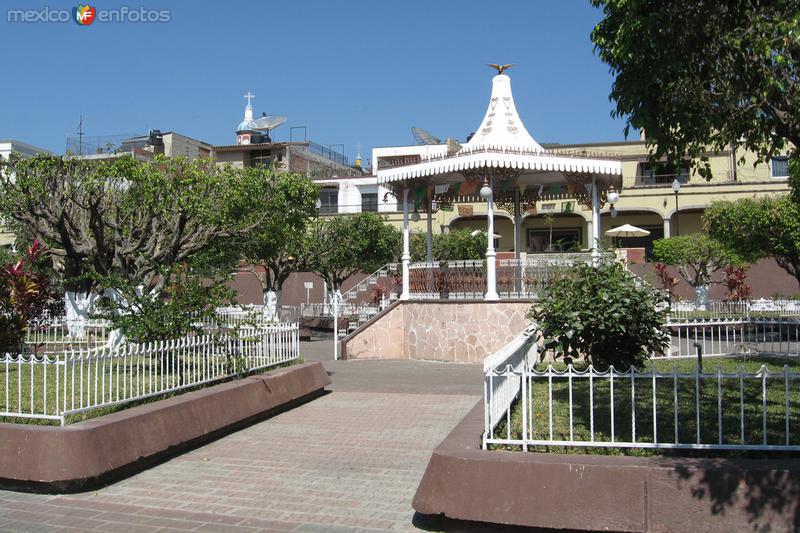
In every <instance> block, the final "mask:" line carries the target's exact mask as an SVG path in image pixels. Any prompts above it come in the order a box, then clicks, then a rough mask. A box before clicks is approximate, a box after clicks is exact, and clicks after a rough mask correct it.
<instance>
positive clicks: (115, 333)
mask: <svg viewBox="0 0 800 533" xmlns="http://www.w3.org/2000/svg"><path fill="white" fill-rule="evenodd" d="M136 292H137V293H138V294H139V295H140V296H141V295H142V294H143V293H144V287H143V286H141V285H140V286H138V287H136ZM104 294H105V296H106V297H107V298H109V299H111V300H112V301H113V302H114V303H115V304H117V311H116V314H119V311H118V310H119V308H120V307H121V306H120V305H119V303H120V302H121V301H122V295H121V294H120V293H119V291H118V290H116V289H105V291H104ZM127 340H128V339H127V337H126V336H125V333H123V332H122V330H121V329H112V330H111V331H109V332H108V338H107V339H106V344H105V346H106V347H107V348H110V349H111V350H112V351H113V350H117V349H118V348H120V347H122V345H123V344H125V342H127Z"/></svg>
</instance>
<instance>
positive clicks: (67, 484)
mask: <svg viewBox="0 0 800 533" xmlns="http://www.w3.org/2000/svg"><path fill="white" fill-rule="evenodd" d="M330 383H331V381H330V378H329V377H328V374H327V372H326V371H325V368H324V367H323V366H322V364H321V363H305V364H301V365H295V366H290V367H286V368H281V369H277V370H273V371H271V372H268V373H266V374H260V375H256V376H249V377H247V378H244V379H241V380H236V381H231V382H228V383H223V384H220V385H215V386H212V387H208V388H205V389H202V390H198V391H194V392H189V393H186V394H183V395H180V396H176V397H173V398H169V399H166V400H161V401H157V402H153V403H149V404H146V405H141V406H138V407H133V408H131V409H126V410H124V411H119V412H117V413H112V414H109V415H105V416H102V417H98V418H94V419H91V420H87V421H84V422H79V423H76V424H72V425H69V426H64V427H53V426H36V425H30V424H0V488H5V489H15V490H25V491H35V492H58V493H60V492H75V491H81V490H88V489H90V488H92V487H95V486H98V485H101V484H104V483H108V482H109V481H113V480H115V479H118V478H120V477H123V476H126V475H130V474H132V473H135V472H138V471H141V470H143V469H145V468H147V467H149V466H152V465H153V464H155V463H158V462H159V461H163V460H165V459H167V458H169V457H173V456H175V455H177V454H179V453H182V452H183V451H185V450H187V449H190V448H193V447H196V446H198V445H200V444H204V443H206V442H209V441H211V440H214V439H216V438H218V437H220V436H222V435H225V434H227V433H230V432H231V431H234V430H236V429H240V428H242V427H244V426H246V425H248V424H251V423H253V422H255V421H258V420H261V419H263V418H266V417H267V416H270V415H273V414H276V413H277V412H280V411H281V410H285V409H288V408H291V407H293V406H295V405H297V404H299V403H302V402H304V401H307V400H309V399H312V398H314V397H316V396H318V395H320V394H322V392H323V389H324V388H325V386H327V385H330Z"/></svg>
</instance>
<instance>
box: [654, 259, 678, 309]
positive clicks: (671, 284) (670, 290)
mask: <svg viewBox="0 0 800 533" xmlns="http://www.w3.org/2000/svg"><path fill="white" fill-rule="evenodd" d="M656 277H657V278H658V281H659V282H660V283H661V286H662V287H663V288H664V290H666V291H667V294H669V301H670V302H673V301H675V287H676V286H677V285H678V282H679V280H678V278H676V277H675V276H673V275H672V274H670V273H669V269H668V268H667V265H665V264H664V263H656Z"/></svg>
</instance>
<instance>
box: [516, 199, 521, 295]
mask: <svg viewBox="0 0 800 533" xmlns="http://www.w3.org/2000/svg"><path fill="white" fill-rule="evenodd" d="M521 234H522V211H521V209H520V205H519V187H517V190H516V191H514V259H516V261H515V263H516V265H515V266H514V291H516V293H517V296H519V293H520V292H522V265H520V262H519V258H520V247H521V246H520V242H521V241H522V239H521Z"/></svg>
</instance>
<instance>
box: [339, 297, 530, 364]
mask: <svg viewBox="0 0 800 533" xmlns="http://www.w3.org/2000/svg"><path fill="white" fill-rule="evenodd" d="M532 303H533V301H532V300H514V301H499V302H486V301H482V300H477V301H468V300H420V301H415V300H406V301H398V302H395V303H394V304H392V305H391V306H389V307H388V308H386V309H385V310H384V311H383V312H381V313H380V314H379V315H377V316H376V317H374V318H373V319H372V320H370V321H369V322H367V323H366V324H364V325H363V326H362V327H360V328H359V329H358V330H357V331H355V332H353V333H352V334H350V335H348V336H347V337H345V338H344V339H343V340H342V341H341V342H342V350H341V353H342V356H343V358H345V359H418V360H427V361H449V362H456V363H480V362H482V361H483V359H484V357H486V356H488V355H491V354H492V353H494V352H496V351H497V350H499V349H500V348H501V347H502V346H504V345H506V344H507V343H508V342H510V341H511V339H513V338H514V337H516V336H517V335H519V334H520V333H521V332H522V331H523V330H525V328H526V327H527V326H528V325H529V324H530V320H529V319H528V318H526V315H527V313H528V310H529V309H530V307H531V304H532Z"/></svg>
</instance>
